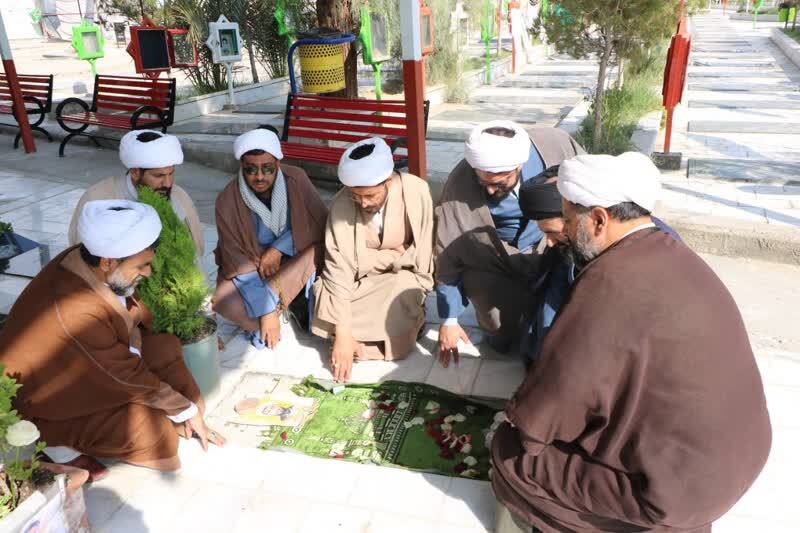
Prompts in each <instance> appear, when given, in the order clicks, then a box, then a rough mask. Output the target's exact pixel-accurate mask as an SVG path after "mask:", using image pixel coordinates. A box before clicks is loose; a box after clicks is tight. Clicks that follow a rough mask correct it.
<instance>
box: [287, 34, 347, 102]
mask: <svg viewBox="0 0 800 533" xmlns="http://www.w3.org/2000/svg"><path fill="white" fill-rule="evenodd" d="M298 52H299V54H300V72H301V74H302V76H303V92H306V93H332V92H335V91H341V90H342V89H344V49H343V45H341V44H301V45H300V46H299V47H298Z"/></svg>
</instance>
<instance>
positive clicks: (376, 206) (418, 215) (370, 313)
mask: <svg viewBox="0 0 800 533" xmlns="http://www.w3.org/2000/svg"><path fill="white" fill-rule="evenodd" d="M339 179H340V180H341V182H342V184H343V185H344V186H345V187H344V188H343V189H342V190H341V191H339V193H338V194H337V195H336V197H335V198H334V200H333V204H332V205H331V210H330V216H329V217H328V224H327V229H326V232H325V265H324V269H323V272H322V276H321V277H320V279H319V280H317V283H316V284H315V285H314V294H315V296H316V305H317V309H316V316H315V317H314V323H313V329H312V331H313V332H314V333H316V334H317V335H320V336H322V337H326V338H331V337H332V338H333V350H332V353H331V371H332V372H333V375H334V378H335V379H336V380H337V381H347V380H349V379H350V376H351V372H352V368H353V360H354V358H355V359H358V360H364V359H385V360H392V359H401V358H404V357H406V356H407V355H408V354H409V352H411V350H412V349H413V348H414V347H415V346H416V340H417V335H418V334H419V331H420V330H421V328H422V326H423V324H424V323H425V312H424V308H423V305H424V302H425V295H426V294H427V293H428V291H430V290H431V288H432V287H433V204H432V202H431V194H430V190H429V189H428V184H427V183H425V181H423V180H421V179H420V178H418V177H417V176H413V175H411V174H406V173H400V172H397V171H395V170H394V160H393V158H392V153H391V151H390V150H389V147H388V146H387V145H386V143H385V142H384V141H383V139H380V138H372V139H365V140H363V141H360V142H357V143H355V144H354V145H352V146H350V147H349V148H348V149H347V151H345V153H344V154H342V158H341V160H340V162H339Z"/></svg>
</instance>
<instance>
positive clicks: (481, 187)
mask: <svg viewBox="0 0 800 533" xmlns="http://www.w3.org/2000/svg"><path fill="white" fill-rule="evenodd" d="M464 152H465V154H464V155H465V158H464V160H462V161H461V162H460V163H459V164H458V165H456V167H455V168H454V169H453V170H452V172H450V176H449V177H448V178H447V183H446V184H445V187H444V191H443V193H442V199H441V203H440V205H439V206H438V207H437V208H436V250H435V256H436V296H437V307H438V311H439V318H440V320H441V326H440V327H439V357H440V360H441V362H442V364H443V365H445V366H447V365H448V364H449V361H450V359H451V358H453V357H454V358H456V360H457V358H458V343H459V341H461V342H464V343H468V342H469V338H468V337H467V334H466V333H465V331H464V330H463V329H462V327H461V326H460V325H459V322H458V319H459V317H460V316H461V314H462V313H463V312H464V309H465V307H466V305H467V304H468V303H469V302H471V303H472V305H473V307H474V308H475V314H476V316H477V319H478V325H479V326H480V327H481V329H482V330H483V331H484V332H485V333H486V334H487V339H486V340H487V341H488V343H489V345H490V346H492V347H493V348H494V349H495V350H498V351H500V352H507V351H509V350H510V349H511V346H512V345H513V344H514V343H515V342H517V341H518V340H519V338H520V336H521V334H522V327H521V324H522V321H523V314H524V311H525V309H526V307H525V306H526V301H527V300H528V299H529V298H530V293H529V278H530V277H531V276H533V275H534V274H535V271H536V269H537V265H538V261H537V257H536V254H534V253H533V252H534V251H535V247H536V245H537V243H538V242H539V241H540V240H541V239H542V233H541V232H540V231H539V229H538V228H537V227H536V224H531V223H530V221H529V220H528V219H526V218H525V217H523V216H522V212H521V211H520V206H519V190H520V187H521V186H522V184H523V183H525V182H527V181H528V180H530V179H532V178H533V177H535V176H537V175H538V174H540V173H541V172H542V171H543V170H545V169H546V168H549V167H551V166H553V165H557V164H559V163H561V161H563V160H564V159H569V158H570V157H573V156H575V155H576V154H581V153H583V149H582V148H581V147H580V146H579V145H578V144H577V143H576V142H575V141H574V140H573V139H572V138H571V137H570V136H569V135H567V134H566V133H564V132H563V131H561V130H559V129H555V128H539V129H535V130H531V131H530V132H526V131H525V130H524V129H523V128H522V127H521V126H520V125H519V124H516V123H514V122H511V121H508V120H497V121H493V122H488V123H485V124H481V125H479V126H477V127H475V129H473V130H472V132H471V133H470V135H469V138H468V139H467V142H466V145H465V150H464Z"/></svg>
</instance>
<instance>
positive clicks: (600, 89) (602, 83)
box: [593, 38, 613, 146]
mask: <svg viewBox="0 0 800 533" xmlns="http://www.w3.org/2000/svg"><path fill="white" fill-rule="evenodd" d="M612 50H613V44H612V42H611V39H610V38H606V45H605V48H604V49H603V56H602V57H601V58H600V69H599V71H598V73H597V88H596V89H595V91H594V136H593V144H594V146H598V145H599V144H600V134H601V133H602V131H601V128H602V124H601V122H602V120H601V117H602V110H603V109H602V104H603V93H604V92H605V87H606V71H607V70H608V61H609V59H610V58H611V51H612Z"/></svg>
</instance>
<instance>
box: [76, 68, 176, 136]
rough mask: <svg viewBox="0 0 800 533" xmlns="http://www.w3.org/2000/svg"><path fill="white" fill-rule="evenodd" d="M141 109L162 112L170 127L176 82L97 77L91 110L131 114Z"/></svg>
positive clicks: (173, 80)
mask: <svg viewBox="0 0 800 533" xmlns="http://www.w3.org/2000/svg"><path fill="white" fill-rule="evenodd" d="M142 106H153V107H156V108H158V109H160V110H161V111H162V112H163V113H164V119H165V120H164V122H165V124H164V125H165V126H171V125H172V121H173V118H174V115H175V79H174V78H170V79H164V80H161V79H157V80H148V79H144V78H137V77H134V76H105V75H100V74H98V75H97V76H95V78H94V96H93V97H92V111H95V112H100V113H115V114H126V115H132V114H133V112H134V111H136V110H137V109H139V108H140V107H142Z"/></svg>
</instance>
